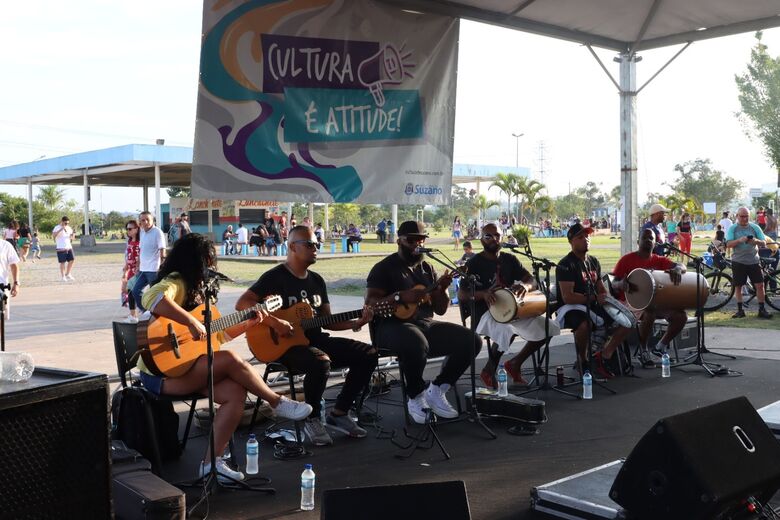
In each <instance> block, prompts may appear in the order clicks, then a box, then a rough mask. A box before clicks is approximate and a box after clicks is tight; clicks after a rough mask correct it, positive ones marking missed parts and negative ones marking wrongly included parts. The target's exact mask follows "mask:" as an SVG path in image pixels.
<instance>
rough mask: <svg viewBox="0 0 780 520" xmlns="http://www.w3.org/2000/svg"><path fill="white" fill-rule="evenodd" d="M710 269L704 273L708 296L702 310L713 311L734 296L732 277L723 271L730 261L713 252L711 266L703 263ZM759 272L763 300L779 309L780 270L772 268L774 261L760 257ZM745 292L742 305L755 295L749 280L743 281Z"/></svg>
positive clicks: (746, 303) (728, 266)
mask: <svg viewBox="0 0 780 520" xmlns="http://www.w3.org/2000/svg"><path fill="white" fill-rule="evenodd" d="M703 265H704V266H705V267H706V268H707V269H709V270H710V272H708V273H707V274H705V275H704V278H705V279H706V280H707V283H708V284H709V296H708V297H707V301H706V302H705V304H704V307H703V309H704V311H705V312H706V311H714V310H718V309H720V308H722V307H723V306H725V305H726V304H727V303H729V302H730V301H731V299H732V298H733V297H734V289H735V287H734V279H733V277H732V276H731V275H730V274H729V273H727V272H725V269H730V268H731V261H730V260H729V259H727V258H726V257H725V256H724V255H723V253H722V252H720V251H715V252H714V254H713V266H709V265H707V264H703ZM759 265H760V266H761V272H762V273H763V275H764V289H765V291H764V292H765V300H766V303H767V305H769V306H770V307H772V308H773V309H775V310H778V311H780V271H778V270H777V269H775V268H774V261H773V260H767V259H765V258H761V259H760V264H759ZM744 287H745V290H746V292H747V294H746V295H745V296H746V298H744V299H743V305H746V306H747V305H749V304H750V302H751V301H753V299H754V298H755V297H756V289H755V287H754V286H753V284H752V283H751V281H750V280H747V282H746V283H745V286H744Z"/></svg>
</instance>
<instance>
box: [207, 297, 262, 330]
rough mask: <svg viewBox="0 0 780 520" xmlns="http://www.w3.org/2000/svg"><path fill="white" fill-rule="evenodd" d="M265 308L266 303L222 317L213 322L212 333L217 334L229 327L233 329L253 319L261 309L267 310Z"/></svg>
mask: <svg viewBox="0 0 780 520" xmlns="http://www.w3.org/2000/svg"><path fill="white" fill-rule="evenodd" d="M265 308H266V306H265V304H264V303H259V304H257V305H255V306H254V307H250V308H248V309H245V310H243V311H238V312H234V313H233V314H228V315H226V316H222V317H221V318H219V319H216V320H214V321H212V322H211V333H212V334H213V333H215V332H219V331H221V330H225V329H227V328H229V327H232V326H233V325H238V324H239V323H241V322H244V321H246V320H248V319H251V318H253V317H254V315H255V313H256V312H258V311H259V310H260V309H265Z"/></svg>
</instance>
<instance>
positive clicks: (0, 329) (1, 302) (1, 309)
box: [0, 283, 11, 352]
mask: <svg viewBox="0 0 780 520" xmlns="http://www.w3.org/2000/svg"><path fill="white" fill-rule="evenodd" d="M10 290H11V284H10V283H6V284H2V283H0V352H5V306H6V304H7V302H8V295H7V294H6V292H5V291H10Z"/></svg>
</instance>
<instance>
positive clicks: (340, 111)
mask: <svg viewBox="0 0 780 520" xmlns="http://www.w3.org/2000/svg"><path fill="white" fill-rule="evenodd" d="M384 97H385V103H384V105H383V106H382V107H381V108H380V107H377V106H376V104H375V103H374V98H373V96H372V95H371V93H370V92H369V91H368V90H367V89H361V90H344V89H319V88H288V89H285V90H284V121H285V124H284V140H285V141H286V142H288V143H301V142H323V141H370V140H377V139H415V138H419V137H422V135H423V127H422V112H421V109H420V96H419V94H418V93H417V91H416V90H386V91H385V92H384Z"/></svg>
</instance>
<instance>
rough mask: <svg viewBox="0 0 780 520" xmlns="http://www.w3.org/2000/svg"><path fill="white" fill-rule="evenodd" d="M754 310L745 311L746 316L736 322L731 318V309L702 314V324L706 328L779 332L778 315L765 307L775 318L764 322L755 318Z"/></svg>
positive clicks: (779, 316)
mask: <svg viewBox="0 0 780 520" xmlns="http://www.w3.org/2000/svg"><path fill="white" fill-rule="evenodd" d="M753 307H754V309H755V308H757V306H755V305H754V306H753ZM754 309H751V310H748V309H745V314H747V316H746V317H745V318H739V319H736V320H735V319H733V318H732V317H731V315H732V314H733V313H734V310H733V309H732V310H729V311H723V310H720V311H712V312H707V313H705V314H704V323H705V325H706V326H708V327H736V328H739V329H772V330H780V319H778V318H780V313H778V312H776V311H774V310H773V309H771V308H770V307H769V306H767V310H768V311H769V312H770V313H772V314H773V315H776V316H775V317H774V318H773V319H771V320H764V319H759V318H757V317H756V311H755V310H754Z"/></svg>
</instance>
